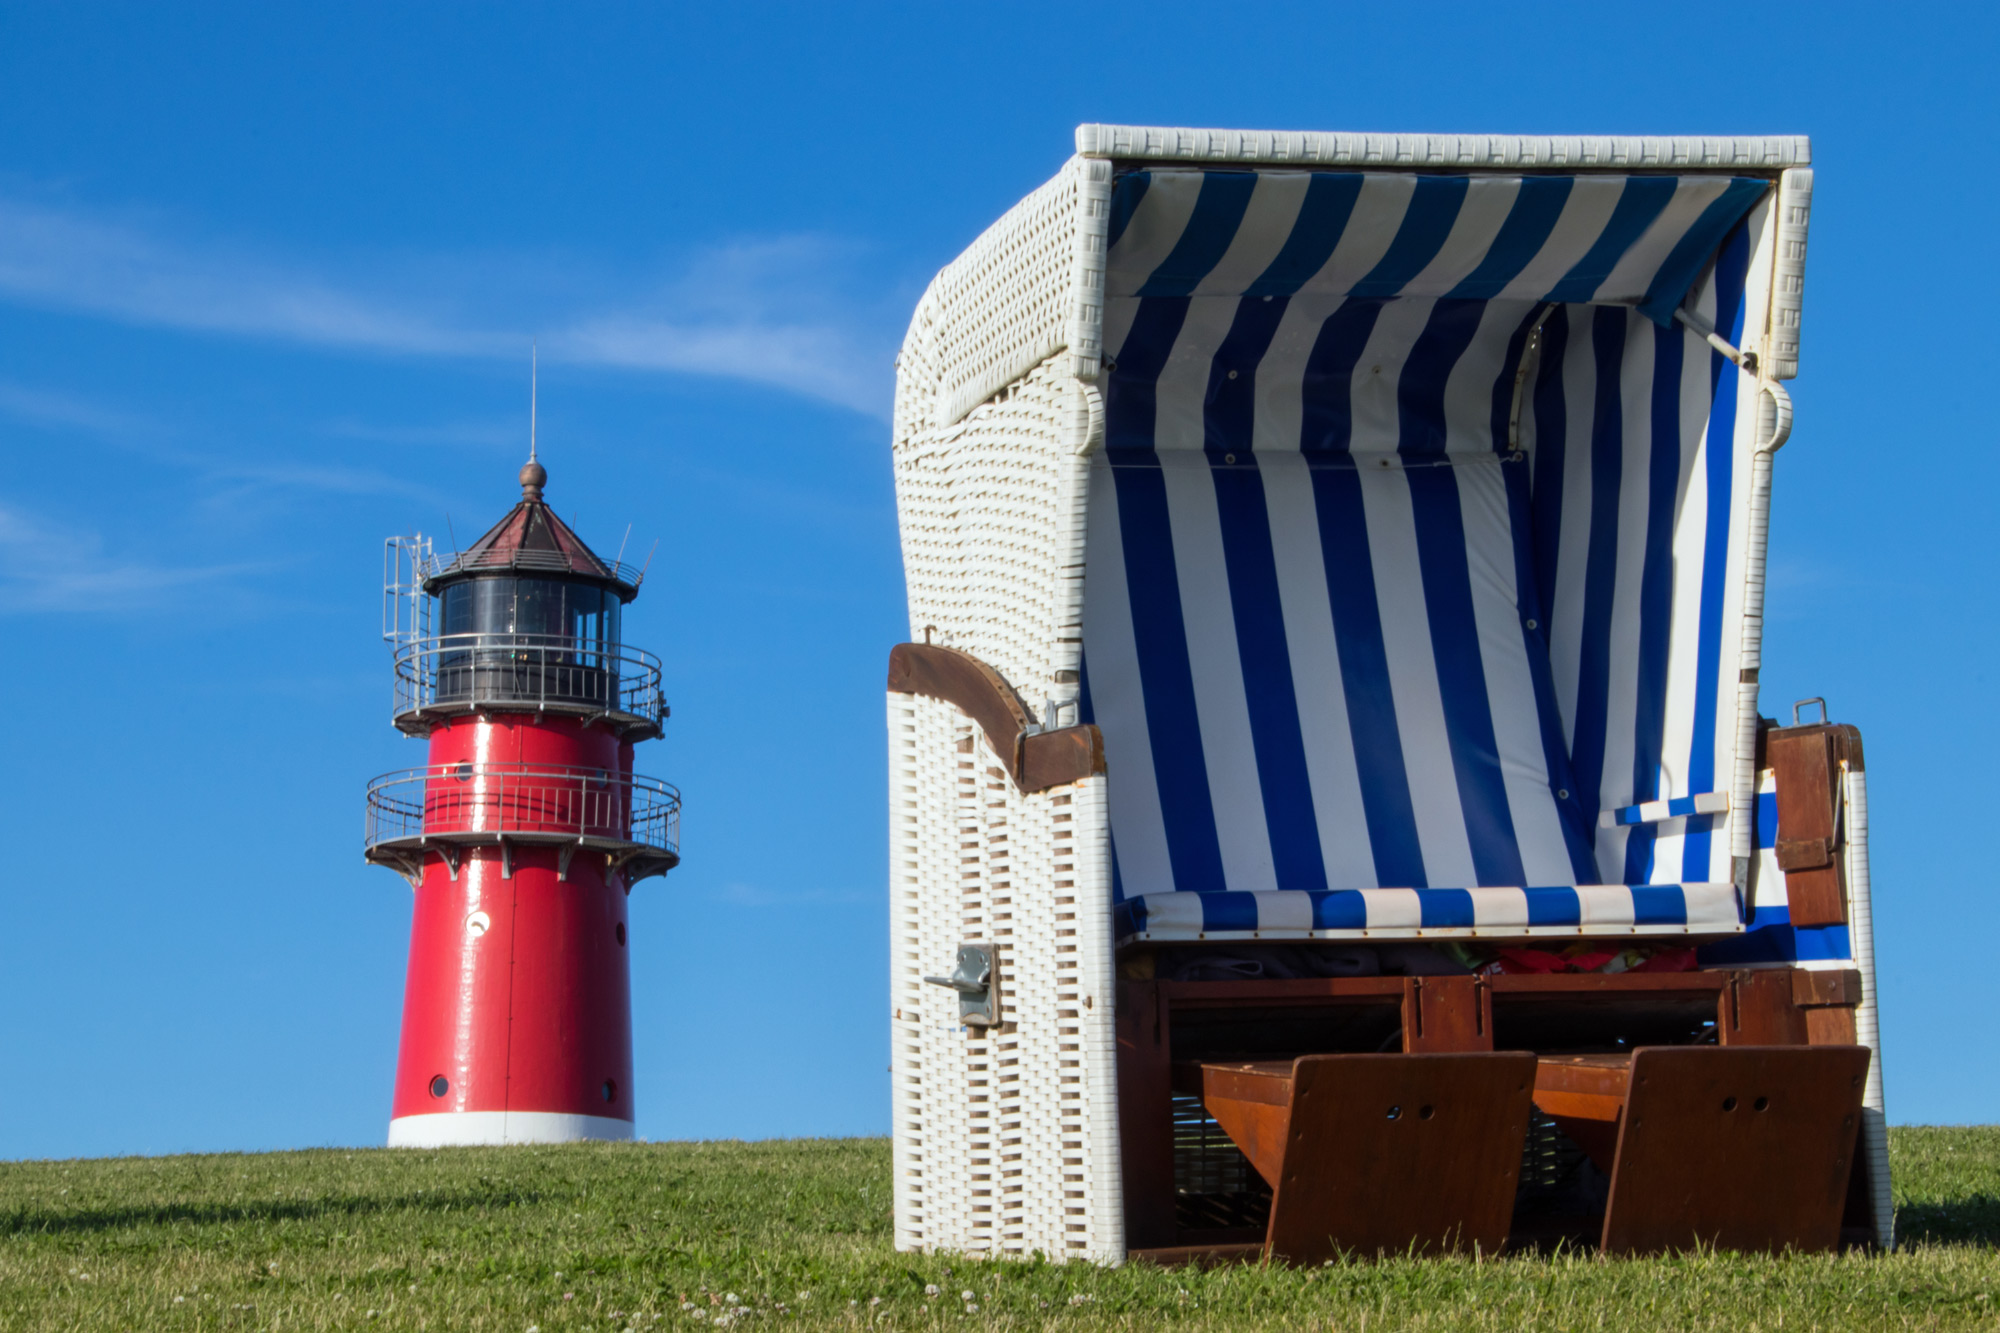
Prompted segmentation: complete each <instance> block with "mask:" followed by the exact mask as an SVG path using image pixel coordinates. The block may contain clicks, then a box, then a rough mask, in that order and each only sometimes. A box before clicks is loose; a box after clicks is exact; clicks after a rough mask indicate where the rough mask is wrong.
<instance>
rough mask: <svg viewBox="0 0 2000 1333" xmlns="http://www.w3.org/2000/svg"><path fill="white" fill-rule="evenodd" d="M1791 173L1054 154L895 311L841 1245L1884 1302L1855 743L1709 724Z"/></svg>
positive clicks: (1345, 146)
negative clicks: (1768, 1266) (1536, 1273)
mask: <svg viewBox="0 0 2000 1333" xmlns="http://www.w3.org/2000/svg"><path fill="white" fill-rule="evenodd" d="M1809 160H1810V159H1809V148H1808V145H1807V143H1806V141H1805V140H1804V139H1800V138H1791V137H1777V138H1744V139H1729V138H1687V139H1636V138H1634V139H1625V138H1514V137H1507V136H1425V135H1352V134H1285V133H1252V132H1237V131H1207V130H1177V129H1144V128H1129V127H1112V126H1101V125H1086V126H1083V127H1081V128H1080V129H1079V130H1078V131H1077V153H1076V156H1074V157H1072V158H1071V159H1070V160H1069V162H1068V163H1067V164H1066V165H1065V166H1064V167H1063V169H1062V170H1061V172H1060V173H1059V174H1058V175H1057V176H1056V177H1055V178H1054V179H1053V180H1051V181H1049V182H1048V183H1047V184H1046V185H1044V186H1042V187H1041V188H1040V189H1038V190H1036V191H1035V192H1034V193H1033V194H1031V195H1029V196H1028V197H1027V198H1026V199H1024V200H1023V201H1022V202H1021V203H1020V204H1019V205H1017V206H1016V207H1015V208H1013V209H1012V210H1010V211H1009V212H1008V213H1007V214H1006V215H1005V216H1004V217H1002V218H1001V219H1000V220H999V221H998V222H997V223H995V224H994V225H993V226H992V227H991V228H990V229H989V230H988V231H987V232H986V233H985V234H983V235H982V236H980V237H979V238H978V239H977V240H976V241H975V242H974V243H973V244H972V246H971V248H969V249H968V250H967V251H966V252H965V253H964V254H963V255H962V256H961V257H960V258H958V259H957V260H955V261H954V262H953V263H952V264H951V265H949V266H948V267H947V268H946V269H945V270H944V271H943V272H941V273H940V274H939V275H938V277H937V278H936V280H935V281H933V282H932V284H931V286H930V288H929V290H928V291H927V292H926V294H925V295H924V297H923V300H922V301H921V303H920V304H919V305H918V307H917V311H916V314H915V317H914V319H913V320H912V322H911V325H910V330H909V333H908V336H907V338H906V340H905V342H904V344H903V348H902V352H901V355H900V357H899V359H898V363H897V370H898V374H897V397H896V412H895V423H894V459H895V476H896V488H897V503H898V513H899V518H900V524H901V532H902V543H903V557H904V568H905V572H906V577H907V582H908V591H909V603H910V626H911V631H910V640H909V642H906V643H904V644H901V645H898V646H896V647H895V648H894V650H893V651H892V652H891V654H890V661H889V671H888V732H889V742H890V771H889V782H890V791H889V815H890V899H891V940H890V945H891V975H890V992H891V994H890V999H891V1006H892V1015H893V1016H892V1034H893V1037H892V1039H893V1064H892V1078H893V1110H894V1141H895V1173H896V1175H895V1225H896V1239H897V1243H898V1245H899V1246H901V1247H903V1248H906V1249H936V1250H949V1251H964V1252H971V1253H976V1254H985V1255H992V1256H1002V1255H1016V1256H1025V1255H1028V1254H1031V1253H1035V1252H1040V1253H1043V1254H1046V1255H1048V1256H1050V1257H1055V1258H1068V1257H1086V1258H1090V1259H1095V1260H1100V1261H1110V1262H1116V1261H1119V1260H1122V1259H1124V1258H1125V1257H1127V1256H1128V1255H1139V1256H1146V1257H1150V1258H1152V1259H1155V1260H1158V1261H1163V1262H1166V1261H1176V1260H1206V1259H1215V1258H1221V1257H1229V1256H1255V1255H1261V1256H1265V1257H1268V1258H1271V1259H1284V1260H1290V1261H1294V1262H1318V1261H1320V1260H1322V1259H1325V1258H1329V1257H1332V1256H1333V1255H1336V1254H1341V1253H1350V1254H1360V1255H1372V1254H1377V1253H1385V1252H1387V1253H1404V1252H1410V1251H1414V1252H1418V1253H1430V1252H1442V1251H1447V1250H1468V1251H1469V1250H1472V1249H1474V1248H1477V1249H1479V1250H1480V1251H1482V1252H1485V1253H1493V1252H1496V1251H1499V1250H1501V1249H1502V1248H1506V1247H1512V1248H1523V1247H1528V1246H1534V1245H1546V1244H1553V1243H1558V1242H1562V1243H1578V1244H1591V1245H1596V1246H1599V1247H1601V1248H1602V1249H1603V1250H1605V1251H1607V1252H1618V1253H1646V1252H1657V1251H1663V1250H1675V1249H1682V1248H1687V1247H1690V1246H1695V1245H1719V1246H1723V1247H1730V1248H1743V1249H1754V1250H1783V1249H1800V1250H1824V1249H1831V1248H1834V1247H1835V1246H1838V1245H1841V1244H1843V1243H1845V1244H1863V1243H1876V1244H1881V1245H1888V1244H1889V1243H1890V1241H1891V1230H1890V1207H1889V1193H1888V1190H1889V1179H1888V1163H1887V1155H1886V1143H1885V1137H1884V1130H1883V1122H1882V1092H1881V1065H1880V1059H1879V1045H1878V1041H1877V1035H1876V1022H1875V994H1874V977H1873V962H1872V944H1871V942H1870V934H1869V897H1868V893H1869V885H1868V860H1867V793H1866V777H1865V771H1864V765H1863V756H1862V749H1861V743H1860V737H1859V734H1858V733H1857V732H1856V731H1855V730H1854V729H1853V728H1851V727H1844V726H1836V725H1830V724H1828V723H1827V722H1826V720H1825V716H1824V706H1823V705H1822V706H1821V708H1820V710H1819V715H1818V716H1817V717H1816V718H1815V719H1813V720H1811V721H1806V720H1804V719H1802V718H1800V717H1799V716H1797V715H1796V714H1795V715H1794V716H1793V717H1792V718H1791V719H1790V723H1791V724H1790V725H1784V726H1779V725H1777V724H1776V723H1775V722H1774V721H1773V720H1771V719H1767V718H1764V717H1762V716H1760V713H1759V710H1758V685H1757V681H1758V671H1759V665H1760V659H1759V654H1760V644H1761V630H1762V616H1763V601H1764V569H1765V559H1766V550H1765V544H1766V541H1765V539H1766V532H1767V525H1768V514H1769V505H1770V487H1771V477H1772V459H1773V455H1774V454H1775V453H1776V451H1777V450H1778V449H1779V448H1780V447H1781V446H1782V445H1783V444H1784V443H1785V441H1786V438H1787V436H1788V435H1789V433H1790V427H1791V404H1790V399H1789V397H1788V395H1787V393H1786V390H1785V387H1784V382H1785V381H1786V380H1789V379H1791V378H1792V377H1794V376H1795V375H1796V373H1797V370H1798V354H1799V341H1798V339H1799V317H1800V310H1801V298H1802V293H1803V274H1804V259H1805V239H1806V224H1807V218H1808V213H1809V209H1810V202H1811V189H1812V173H1811V171H1810V170H1809V169H1808V168H1807V165H1806V164H1807V163H1808V161H1809Z"/></svg>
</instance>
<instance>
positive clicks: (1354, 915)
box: [1117, 884, 1742, 940]
mask: <svg viewBox="0 0 2000 1333" xmlns="http://www.w3.org/2000/svg"><path fill="white" fill-rule="evenodd" d="M1117 912H1118V921H1117V926H1118V934H1119V937H1120V938H1121V939H1127V940H1192V939H1369V938H1378V937H1382V936H1391V937H1405V936H1441V937H1447V938H1449V937H1471V936H1479V935H1491V936H1498V937H1514V936H1534V935H1570V936H1576V935H1592V934H1618V933H1624V934H1643V935H1673V934H1691V935H1712V934H1722V933H1728V932H1732V931H1736V930H1738V929H1740V928H1741V921H1742V914H1741V911H1740V909H1739V907H1738V905H1737V897H1736V892H1735V890H1734V889H1733V888H1731V887H1730V886H1729V885H1727V884H1644V885H1638V886H1628V885H1624V884H1591V885H1584V886H1581V887H1578V886H1572V885H1553V886H1549V887H1545V888H1525V889H1524V888H1498V887H1482V888H1476V889H1339V890H1333V891H1330V892H1326V893H1300V892H1276V893H1150V894H1146V895H1144V896H1143V897H1138V898H1130V899H1127V900H1126V901H1125V902H1123V903H1120V904H1119V905H1118V909H1117Z"/></svg>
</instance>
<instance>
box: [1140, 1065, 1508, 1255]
mask: <svg viewBox="0 0 2000 1333" xmlns="http://www.w3.org/2000/svg"><path fill="white" fill-rule="evenodd" d="M1176 1073H1177V1075H1178V1078H1177V1082H1180V1083H1181V1085H1182V1086H1183V1087H1186V1086H1188V1085H1189V1084H1192V1083H1197V1082H1198V1084H1199V1092H1200V1094H1201V1098H1202V1102H1203V1104H1204V1105H1205V1106H1207V1108H1208V1111H1209V1114H1210V1115H1212V1116H1214V1117H1215V1119H1216V1123H1218V1124H1220V1125H1221V1126H1222V1128H1223V1129H1224V1131H1225V1132H1227V1133H1228V1135H1229V1136H1230V1138H1231V1139H1233V1140H1235V1142H1236V1145H1237V1147H1239V1148H1241V1149H1242V1150H1243V1154H1244V1156H1246V1157H1248V1158H1249V1159H1250V1163H1251V1165H1252V1166H1254V1167H1256V1169H1257V1171H1258V1173H1259V1174H1260V1175H1262V1176H1263V1177H1264V1179H1265V1180H1266V1181H1268V1182H1269V1183H1270V1186H1271V1189H1272V1193H1273V1197H1272V1200H1271V1222H1270V1227H1269V1229H1268V1231H1267V1232H1266V1234H1265V1241H1264V1254H1265V1256H1266V1257H1267V1258H1272V1259H1287V1260H1290V1261H1292V1262H1294V1263H1318V1262H1320V1261H1322V1260H1324V1259H1329V1258H1332V1257H1333V1256H1334V1255H1335V1254H1336V1253H1339V1252H1347V1253H1354V1254H1361V1255H1369V1256H1372V1255H1375V1254H1380V1253H1390V1254H1401V1253H1405V1252H1408V1251H1411V1250H1414V1251H1415V1252H1417V1253H1420V1254H1429V1253H1436V1252H1438V1251H1443V1250H1453V1249H1464V1250H1470V1249H1472V1248H1473V1247H1474V1246H1477V1247H1478V1248H1479V1249H1481V1250H1482V1251H1484V1252H1485V1253H1487V1254H1494V1253H1497V1252H1498V1251H1499V1250H1500V1248H1501V1246H1502V1245H1503V1244H1504V1243H1505V1242H1506V1239H1507V1226H1508V1222H1509V1219H1510V1217H1511V1215H1512V1213H1513V1207H1514V1190H1515V1186H1516V1184H1517V1183H1518V1180H1519V1176H1520V1168H1521V1144H1522V1141H1523V1140H1524V1138H1525V1137H1526V1135H1527V1129H1528V1114H1529V1106H1530V1100H1531V1097H1532V1095H1533V1089H1534V1083H1535V1057H1534V1056H1533V1055H1532V1054H1530V1053H1526V1052H1518V1053H1516V1052H1502V1053H1492V1052H1477V1053H1465V1054H1437V1055H1429V1054H1425V1055H1304V1056H1300V1057H1299V1058H1297V1059H1296V1060H1259V1061H1250V1062H1245V1063H1229V1062H1204V1063H1200V1064H1194V1065H1187V1066H1183V1067H1182V1068H1181V1069H1180V1070H1177V1071H1176Z"/></svg>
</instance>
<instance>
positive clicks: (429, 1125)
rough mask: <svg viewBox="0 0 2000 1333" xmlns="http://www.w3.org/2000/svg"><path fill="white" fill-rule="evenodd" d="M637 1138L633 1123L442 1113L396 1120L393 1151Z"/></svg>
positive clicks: (551, 1115) (553, 1114) (542, 1114)
mask: <svg viewBox="0 0 2000 1333" xmlns="http://www.w3.org/2000/svg"><path fill="white" fill-rule="evenodd" d="M631 1137H632V1122H631V1121H630V1120H614V1119H612V1118H611V1117H609V1116H601V1115H569V1114H566V1113H564V1112H561V1111H442V1112H438V1113H436V1114H434V1115H405V1116H397V1117H396V1118H395V1119H394V1120H391V1121H390V1122H389V1146H390V1147H391V1148H451V1147H470V1146H473V1145H477V1144H495V1143H576V1142H580V1141H583V1140H589V1139H602V1140H622V1139H629V1138H631Z"/></svg>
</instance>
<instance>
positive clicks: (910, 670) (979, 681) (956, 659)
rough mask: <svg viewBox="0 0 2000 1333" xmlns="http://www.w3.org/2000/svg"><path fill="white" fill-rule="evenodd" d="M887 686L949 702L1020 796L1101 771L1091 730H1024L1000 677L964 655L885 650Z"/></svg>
mask: <svg viewBox="0 0 2000 1333" xmlns="http://www.w3.org/2000/svg"><path fill="white" fill-rule="evenodd" d="M889 688H890V689H891V690H893V691H895V692H896V693H898V694H921V695H924V696H925V697H927V698H931V699H940V700H943V701H944V702H945V703H948V704H951V705H952V706H953V707H955V708H957V709H958V710H959V711H960V712H962V713H964V714H965V715H966V716H967V717H969V718H971V719H972V720H973V721H974V722H977V723H978V724H979V728H980V730H982V731H984V732H985V733H986V743H987V744H988V745H989V746H991V747H992V749H993V753H994V754H996V755H998V756H999V757H1000V762H1001V763H1002V764H1004V765H1005V766H1006V769H1007V776H1008V777H1010V778H1012V779H1013V780H1014V785H1015V786H1017V787H1019V788H1020V789H1021V790H1022V791H1024V792H1038V791H1047V790H1048V789H1049V788H1051V787H1060V786H1063V785H1064V784H1066V783H1071V782H1080V781H1082V780H1083V779H1084V778H1087V777H1090V776H1092V775H1094V774H1097V773H1102V772H1103V771H1104V737H1103V736H1102V735H1101V734H1100V733H1099V732H1098V730H1097V728H1096V727H1095V726H1089V725H1085V726H1077V727H1060V728H1058V729H1056V730H1054V731H1037V732H1032V733H1031V732H1030V731H1029V730H1028V726H1029V724H1030V719H1029V716H1028V710H1027V708H1026V707H1025V706H1024V705H1023V704H1022V703H1021V699H1020V696H1019V695H1017V694H1015V692H1014V687H1013V686H1011V685H1009V684H1008V683H1007V679H1006V677H1004V676H1002V675H1001V674H1000V673H999V672H998V671H995V670H994V669H993V668H992V667H990V666H988V665H987V664H986V663H984V662H982V661H980V660H979V659H978V658H976V657H974V656H972V655H971V654H970V653H961V652H959V651H957V650H956V649H952V648H944V647H940V646H938V645H935V644H928V643H899V644H897V645H896V646H895V647H894V648H892V649H890V651H889Z"/></svg>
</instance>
